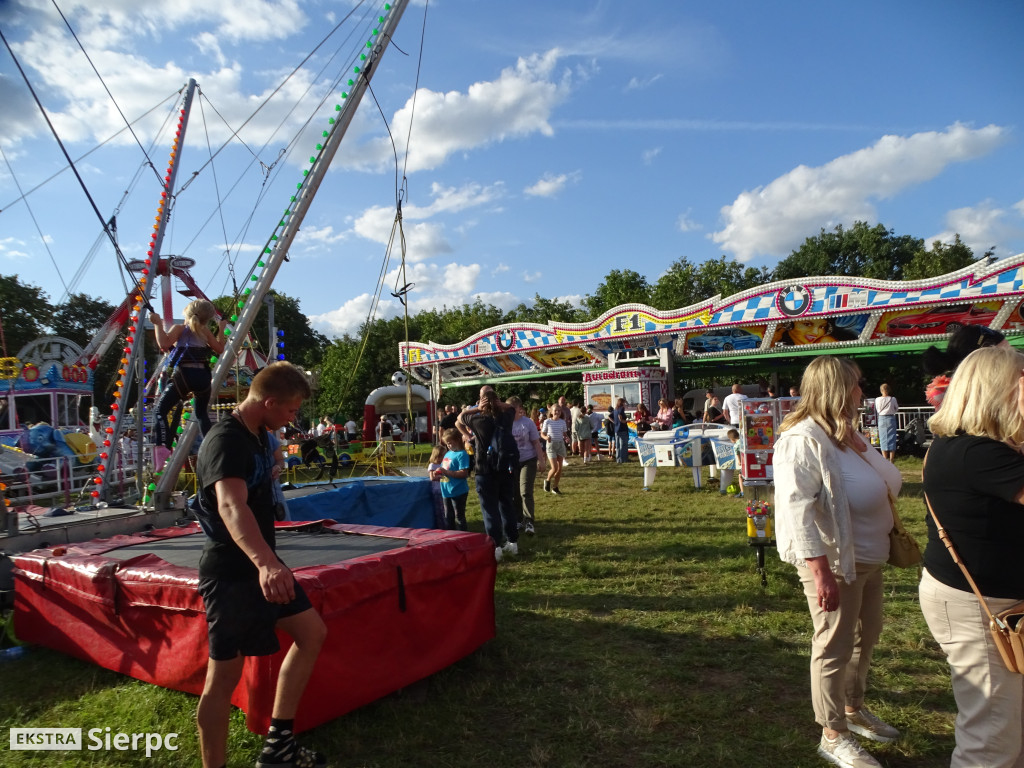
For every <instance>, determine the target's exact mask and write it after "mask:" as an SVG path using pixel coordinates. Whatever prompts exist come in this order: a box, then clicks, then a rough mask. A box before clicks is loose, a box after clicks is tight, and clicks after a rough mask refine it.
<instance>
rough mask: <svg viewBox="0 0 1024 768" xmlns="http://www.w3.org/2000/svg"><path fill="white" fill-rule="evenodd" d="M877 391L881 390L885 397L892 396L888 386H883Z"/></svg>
mask: <svg viewBox="0 0 1024 768" xmlns="http://www.w3.org/2000/svg"><path fill="white" fill-rule="evenodd" d="M879 389H880V390H881V392H882V394H883V395H885V396H886V397H888V396H889V395H891V394H892V388H891V387H890V386H889V385H888V384H883V385H882V386H881V387H879Z"/></svg>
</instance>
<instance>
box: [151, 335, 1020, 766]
mask: <svg viewBox="0 0 1024 768" xmlns="http://www.w3.org/2000/svg"><path fill="white" fill-rule="evenodd" d="M157 320H159V318H157ZM172 330H173V329H172ZM166 332H167V331H165V333H166ZM175 333H177V334H178V335H179V336H181V335H183V334H184V333H185V330H181V331H176V332H175ZM196 337H197V339H199V340H200V341H205V342H207V343H209V339H206V338H205V336H203V335H202V334H201V333H200V334H197V335H196ZM925 366H926V370H928V372H929V373H930V374H931V375H933V376H934V378H933V380H932V381H931V383H930V384H929V385H928V388H927V395H928V398H929V400H930V401H932V402H933V404H934V406H935V408H936V413H935V415H934V416H932V417H931V419H930V420H929V426H930V428H931V431H932V433H933V435H934V441H933V443H932V445H931V448H930V450H929V454H928V456H927V458H926V461H925V464H924V469H923V486H924V491H925V499H926V502H927V505H928V508H929V511H930V513H931V515H930V517H929V518H928V540H927V545H926V547H925V549H924V554H923V562H922V565H923V570H922V575H921V579H920V584H919V602H920V607H921V611H922V615H923V617H924V619H925V621H926V623H927V626H928V628H929V630H930V631H931V633H932V636H933V638H934V640H935V642H936V643H937V644H938V646H939V647H940V648H941V649H942V652H943V653H944V654H945V657H946V660H947V662H948V665H949V671H950V677H951V681H952V689H953V694H954V698H955V701H956V705H957V717H956V724H955V735H956V747H955V750H954V752H953V754H952V756H951V762H950V765H951V768H968V767H979V766H985V767H986V768H1004V767H1005V768H1022V766H1024V725H1022V723H1024V675H1021V674H1019V673H1017V672H1016V671H1014V670H1011V669H1010V668H1008V666H1007V664H1006V663H1004V660H1003V656H1002V655H1001V653H1000V648H999V647H998V646H997V644H996V641H995V640H994V638H993V635H992V633H991V632H990V628H989V621H988V617H989V613H988V612H989V611H991V612H993V613H998V612H999V611H1001V610H1004V609H1008V608H1012V607H1014V606H1016V605H1017V604H1018V603H1020V602H1021V600H1022V598H1024V577H1022V576H1021V575H1020V573H1019V569H1018V568H1016V562H1015V557H1014V555H1015V550H1016V541H1017V539H1016V535H1015V534H1016V533H1017V531H1018V530H1019V521H1020V519H1021V513H1022V512H1024V456H1022V446H1024V355H1022V354H1021V353H1019V352H1017V351H1016V350H1014V349H1012V348H1010V347H1009V345H1008V344H1007V343H1006V341H1005V339H1004V338H1003V337H1002V335H1001V334H999V333H998V332H995V331H991V330H990V329H987V328H978V327H976V326H968V327H965V328H963V329H961V330H960V331H958V332H957V333H956V334H954V336H953V339H952V341H951V342H950V344H949V346H948V348H947V349H946V350H945V351H939V350H937V349H935V348H932V349H930V350H929V351H928V352H927V353H926V355H925ZM186 384H188V386H189V387H191V388H192V389H193V390H196V389H201V387H202V382H201V381H199V379H198V378H196V379H194V380H189V381H187V382H186ZM863 387H864V382H863V380H862V378H861V372H860V370H859V368H858V366H857V365H856V364H855V363H854V362H852V361H851V360H849V359H845V358H842V357H833V356H821V357H817V358H814V359H813V360H812V361H811V362H810V363H809V364H808V365H807V367H806V369H805V370H804V373H803V376H802V379H801V382H800V386H799V389H797V388H796V387H794V388H792V389H790V391H789V394H790V395H791V396H794V397H799V400H798V401H797V402H796V404H795V407H793V408H792V410H791V411H790V412H789V414H788V415H787V416H786V418H785V419H784V421H783V423H782V424H781V425H780V426H779V429H778V439H777V442H776V443H775V455H774V485H775V506H776V539H777V544H778V552H779V556H780V558H781V559H782V560H783V561H785V562H787V563H789V564H791V565H792V566H794V567H795V569H796V573H797V576H798V579H799V582H800V583H801V585H802V589H803V593H804V596H805V598H806V601H807V607H808V612H809V614H810V625H811V629H812V631H811V652H810V693H811V710H812V711H813V714H814V718H815V720H816V722H817V723H818V725H820V727H821V737H820V740H819V742H818V753H819V755H821V757H823V758H824V759H826V760H827V761H829V762H830V763H832V764H834V765H837V766H843V767H845V768H875V767H877V766H880V765H881V764H880V763H879V762H878V761H877V760H876V759H875V758H874V757H873V756H872V755H871V754H870V752H869V751H868V750H867V749H865V747H864V746H863V744H862V742H861V741H859V740H858V739H857V738H855V736H860V737H862V738H864V739H867V740H868V741H875V742H883V743H884V742H890V741H894V740H896V739H899V738H900V737H901V733H900V731H899V729H897V728H896V727H894V726H892V725H891V724H889V723H886V722H885V721H884V720H883V719H882V718H880V717H879V716H877V715H876V714H874V712H872V711H871V709H869V708H868V706H867V704H866V700H867V698H868V695H867V694H868V676H869V670H870V667H871V658H872V652H873V650H874V648H875V646H876V645H877V643H878V642H879V640H880V638H881V635H882V626H883V624H884V616H885V608H884V599H885V594H886V590H885V587H884V579H883V565H884V564H885V563H886V562H887V560H888V559H889V557H890V536H891V531H892V529H893V527H894V523H895V522H896V517H895V499H896V497H897V496H898V495H899V493H900V490H901V485H902V483H903V477H902V474H901V472H900V470H899V468H898V467H897V466H896V465H895V464H894V459H895V450H896V445H895V442H894V440H895V433H896V431H897V430H896V428H895V427H896V425H895V418H894V417H895V415H896V409H897V407H898V406H897V403H896V401H895V398H894V397H893V394H892V391H891V390H890V388H889V386H888V385H883V386H882V387H881V390H880V393H879V395H878V396H877V398H875V401H874V405H875V411H876V413H877V416H878V418H879V422H878V428H879V443H880V449H881V450H880V451H876V450H874V449H873V448H872V446H871V444H870V442H869V441H868V440H867V439H866V438H865V435H864V434H862V433H861V432H860V431H859V428H858V416H859V409H860V408H861V407H862V405H863V404H864V401H865V398H866V393H865V392H864V389H863ZM309 394H310V391H309V386H308V382H307V380H306V377H305V375H304V374H303V373H302V371H301V370H300V369H298V368H296V367H295V366H292V365H291V364H289V363H284V362H281V363H274V364H272V365H270V366H268V367H267V368H266V369H264V370H263V371H261V372H260V373H259V374H257V376H256V377H255V378H254V379H253V382H252V387H251V389H250V391H249V394H248V396H247V397H246V399H245V401H244V402H242V403H241V404H240V405H239V406H238V407H237V408H236V410H235V411H234V412H232V414H231V416H230V418H227V419H222V420H221V421H219V422H218V423H217V424H215V425H212V426H211V427H210V428H209V429H208V430H206V432H207V434H206V438H205V439H204V440H203V442H202V445H201V447H200V450H199V456H198V464H197V468H196V474H197V481H198V482H197V484H198V497H197V514H198V516H199V518H200V521H201V522H202V524H203V529H204V531H205V532H206V534H207V537H208V542H207V545H206V547H205V548H204V553H203V557H202V560H201V563H200V567H199V576H200V584H199V591H200V594H201V596H202V598H203V601H204V604H205V607H206V615H207V621H208V627H209V630H208V631H209V640H210V659H209V665H208V669H207V678H206V684H205V688H204V691H203V694H202V697H201V698H200V703H199V708H198V713H197V720H198V725H199V735H200V746H201V750H202V758H203V763H204V765H206V766H220V765H223V764H224V762H225V758H226V748H227V729H228V715H229V712H230V696H231V692H232V691H233V689H234V687H235V685H236V684H237V682H238V680H239V676H240V675H241V672H242V668H243V663H244V659H245V657H246V656H249V655H253V656H263V655H269V654H272V653H275V652H276V651H277V650H278V648H279V643H278V639H277V635H276V631H277V630H281V631H283V632H284V633H285V634H287V635H289V636H290V637H291V638H292V640H293V644H292V646H291V647H290V649H289V651H288V653H287V655H286V657H285V659H284V663H283V664H282V666H281V671H280V674H279V677H278V682H277V688H276V692H275V697H274V702H273V709H272V720H271V725H270V731H269V733H268V734H267V737H266V739H265V742H264V746H263V751H262V753H261V756H260V761H259V762H258V763H257V765H263V766H270V765H282V764H283V765H322V764H323V763H324V758H323V756H322V755H320V754H318V753H316V752H314V751H312V750H310V749H307V748H305V747H302V746H300V745H298V744H297V743H296V741H295V739H294V734H293V731H294V716H295V711H296V708H297V705H298V701H299V698H300V697H301V694H302V691H303V689H304V688H305V685H306V682H307V681H308V679H309V676H310V675H311V674H312V670H313V665H314V663H315V661H316V658H317V655H318V653H319V650H320V647H321V645H322V644H323V642H324V639H325V634H326V627H325V625H324V623H323V620H322V619H321V618H320V616H319V615H318V614H317V612H316V611H315V610H314V609H313V607H312V605H311V603H310V602H309V599H308V597H307V596H306V595H305V594H304V593H303V591H302V588H301V586H300V585H299V583H298V582H297V581H296V580H295V579H294V577H293V575H292V573H291V571H290V569H289V568H288V567H287V566H286V565H285V564H284V563H283V562H282V561H281V560H280V558H279V557H278V556H277V555H276V554H275V537H274V521H275V519H279V517H280V514H279V504H280V499H279V495H278V494H276V493H275V481H276V479H277V477H278V475H279V473H280V451H279V450H277V449H278V446H277V445H276V444H275V442H274V441H273V439H272V434H273V433H274V432H275V431H277V430H279V429H281V428H282V427H284V426H286V425H287V424H289V423H293V422H294V419H295V417H296V414H297V412H298V410H299V407H300V406H301V404H302V402H303V400H304V399H305V398H307V397H308V396H309ZM772 394H774V393H772ZM744 399H745V396H744V395H743V393H742V391H741V387H740V386H739V385H736V386H734V387H733V388H732V392H731V393H730V395H729V396H727V397H726V398H725V399H724V401H719V399H718V397H717V396H716V394H715V392H713V391H711V390H709V391H708V392H707V396H706V398H705V401H704V407H703V411H702V412H701V414H700V418H701V420H706V421H708V422H710V423H720V424H725V425H733V429H732V430H730V437H732V438H733V440H734V442H736V441H737V440H738V437H739V435H738V433H737V432H736V430H735V427H736V426H738V425H739V424H740V423H741V418H740V414H741V413H742V409H743V400H744ZM690 416H691V417H692V414H691V415H690ZM687 417H688V415H687V414H685V413H684V412H683V410H682V403H681V401H679V400H676V401H675V403H669V401H668V400H665V399H662V400H660V401H659V403H658V409H657V412H653V413H652V412H651V411H648V410H647V409H646V408H644V407H639V408H636V409H635V410H634V412H633V413H632V414H629V413H627V410H626V402H625V400H623V399H621V398H620V399H618V400H617V401H616V402H615V403H614V404H611V405H610V406H609V407H608V409H607V411H606V412H604V413H602V412H600V410H599V409H595V408H594V407H593V406H592V405H591V406H584V405H583V404H582V403H581V402H576V403H573V404H571V405H570V404H569V403H568V402H567V401H566V399H565V398H564V397H560V398H559V399H558V401H557V402H554V403H551V404H550V405H548V406H546V407H538V408H535V409H532V410H531V411H530V412H527V409H526V407H525V406H524V403H523V402H522V401H521V400H519V399H518V398H515V397H510V398H508V400H504V401H503V400H502V399H501V398H499V396H498V394H497V392H496V391H495V390H494V389H493V387H491V386H484V387H482V388H481V389H480V391H479V398H478V401H477V402H476V403H475V404H474V405H471V406H469V407H465V408H462V409H458V408H454V407H450V408H446V411H445V413H444V415H443V417H442V418H441V420H440V423H439V427H440V429H441V432H440V440H439V445H438V448H437V449H436V450H435V452H434V453H433V454H432V457H431V465H430V470H429V472H430V477H431V479H432V480H434V481H436V483H437V485H438V496H439V500H440V504H439V514H438V524H439V525H441V526H443V527H447V528H450V529H456V530H463V531H464V530H466V529H467V527H468V526H467V520H466V507H467V500H468V496H469V490H470V481H469V478H470V477H473V478H474V486H475V490H476V493H477V497H478V499H479V503H480V509H481V513H482V517H483V524H484V531H485V533H486V535H487V536H489V537H490V538H491V539H492V541H493V543H494V556H495V559H496V560H499V561H500V560H502V559H503V558H505V557H512V556H515V555H517V554H518V553H519V537H520V534H521V533H525V534H527V535H532V534H534V533H535V532H536V530H537V525H538V523H537V515H536V512H537V508H536V500H535V486H536V483H537V479H538V476H541V477H542V478H543V479H542V480H541V486H542V488H543V490H544V492H545V493H550V494H552V495H553V496H555V497H558V496H561V495H562V493H563V491H562V486H563V482H562V481H563V472H564V468H565V467H566V466H567V465H569V464H570V462H576V461H578V462H580V463H581V464H587V463H590V462H596V461H601V460H602V455H601V452H600V451H595V450H593V448H594V447H595V446H596V442H597V438H598V437H599V435H600V432H601V431H602V430H603V431H604V432H605V435H606V437H607V441H606V442H607V452H608V458H609V459H610V460H614V461H616V462H620V463H621V462H627V461H629V454H628V449H627V441H628V437H629V423H630V421H632V422H633V423H634V425H635V429H636V432H637V434H643V433H644V432H646V430H650V429H669V428H672V427H673V426H678V425H681V424H685V423H687V422H686V419H687ZM384 425H390V421H389V420H388V419H387V418H385V417H382V418H381V422H380V424H379V425H378V427H377V434H378V439H380V440H382V441H386V440H387V439H388V437H389V436H390V434H389V433H388V431H387V427H386V426H384ZM168 426H169V424H168ZM332 426H333V425H331V424H330V421H329V420H327V419H323V420H321V422H320V424H319V425H318V426H317V428H316V431H317V432H318V433H319V434H320V435H323V434H327V432H328V430H330V429H331V427H332ZM356 428H357V425H356V424H355V422H354V421H350V422H348V423H346V424H345V425H344V431H345V433H346V434H347V435H348V434H352V435H353V436H355V435H356ZM336 431H337V430H336ZM940 521H941V522H940ZM944 538H945V539H947V540H948V541H944V540H943V539H944ZM954 544H955V549H956V552H957V553H958V557H954V556H953V554H951V547H952V546H953V545H954ZM972 577H973V578H972ZM983 603H984V604H985V605H984V606H983V605H982V604H983Z"/></svg>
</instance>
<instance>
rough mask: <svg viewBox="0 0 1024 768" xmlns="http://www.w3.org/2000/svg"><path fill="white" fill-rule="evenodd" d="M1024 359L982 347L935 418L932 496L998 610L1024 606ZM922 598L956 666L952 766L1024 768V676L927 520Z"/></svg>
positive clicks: (928, 465)
mask: <svg viewBox="0 0 1024 768" xmlns="http://www.w3.org/2000/svg"><path fill="white" fill-rule="evenodd" d="M1022 370H1024V355H1021V354H1020V353H1019V352H1017V351H1016V350H1014V349H1011V348H1007V347H989V348H982V349H978V350H977V351H975V352H972V353H971V354H970V355H968V356H967V357H966V359H964V361H963V362H962V363H960V365H959V367H958V368H957V369H956V372H955V373H954V374H953V378H952V380H951V381H950V384H949V387H948V389H946V392H945V397H944V398H943V401H942V409H941V410H940V411H939V412H938V413H936V414H935V415H934V416H932V418H931V419H930V420H929V421H928V425H929V427H930V428H931V430H932V433H933V434H934V435H935V440H934V442H933V443H932V446H931V448H930V450H929V451H928V457H927V459H926V460H925V465H924V490H925V493H926V494H927V498H928V500H929V501H930V502H931V504H932V507H933V508H934V510H935V514H936V515H937V516H938V518H939V522H940V523H941V525H942V526H943V528H945V529H946V532H947V533H948V534H949V538H950V539H951V540H952V542H953V546H954V547H956V550H957V552H958V554H959V555H960V557H961V559H962V560H963V563H964V565H965V566H966V568H967V571H968V573H970V574H971V576H972V577H973V578H974V580H975V582H976V583H977V585H978V589H979V590H980V592H981V594H983V595H984V596H985V597H986V600H987V602H988V604H989V608H990V609H991V610H992V612H993V613H997V612H999V611H1002V610H1005V609H1007V608H1009V607H1011V606H1012V605H1014V604H1015V603H1017V602H1019V601H1020V600H1022V599H1024V571H1022V570H1021V568H1020V540H1021V539H1020V537H1021V528H1022V524H1024V456H1022V455H1021V445H1022V443H1024V375H1022ZM924 567H925V571H924V575H923V578H922V579H921V585H920V588H919V597H920V601H921V611H922V612H923V613H924V617H925V620H926V621H927V622H928V628H929V629H930V630H931V632H932V635H933V636H934V637H935V640H936V642H938V643H939V645H940V646H941V647H942V650H943V652H944V653H945V654H946V660H947V661H948V662H949V667H950V674H951V677H952V681H953V696H954V697H955V699H956V705H957V717H956V749H954V750H953V756H952V759H951V761H950V766H951V768H966V766H986V768H1003V767H1004V766H1005V768H1011V767H1013V768H1020V766H1024V743H1022V727H1021V720H1022V717H1024V675H1018V674H1015V673H1013V672H1010V671H1009V670H1008V669H1007V668H1006V667H1005V666H1004V665H1003V662H1002V660H1001V658H1000V656H999V652H998V650H997V649H996V646H995V644H994V642H993V640H992V637H991V635H990V633H989V628H988V623H989V622H988V617H987V616H986V615H985V614H984V612H983V609H982V608H981V606H980V604H979V602H978V598H977V597H976V596H975V594H974V592H973V591H972V590H971V587H970V585H969V584H968V583H967V579H965V578H964V575H963V573H962V572H961V571H960V568H959V567H958V566H957V565H956V563H954V562H953V559H952V557H951V556H950V554H949V551H948V550H947V549H946V547H945V546H944V545H943V543H942V541H941V540H940V539H939V536H938V533H937V531H936V528H935V523H934V521H933V520H932V519H931V515H929V516H928V546H927V547H926V548H925V552H924Z"/></svg>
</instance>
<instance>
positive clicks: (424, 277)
mask: <svg viewBox="0 0 1024 768" xmlns="http://www.w3.org/2000/svg"><path fill="white" fill-rule="evenodd" d="M482 271H483V268H482V267H481V265H479V264H455V263H450V264H444V265H441V264H425V263H422V262H420V263H414V264H408V265H407V266H406V273H405V280H406V281H407V282H409V283H412V284H413V287H412V289H411V290H410V291H409V293H408V294H407V295H406V300H407V301H408V303H409V312H410V313H411V314H415V313H416V312H420V311H424V310H431V309H439V308H441V307H443V306H447V307H458V306H461V305H463V304H472V303H473V302H475V301H476V300H477V299H479V300H481V301H483V302H484V303H489V304H494V305H495V306H498V307H501V308H502V309H505V310H508V309H512V308H513V307H515V306H516V305H518V304H519V302H520V299H519V298H518V297H516V296H514V295H513V294H511V293H509V292H507V291H493V292H479V291H477V290H476V288H477V283H478V281H479V279H480V275H481V273H482ZM398 280H399V271H398V270H397V269H395V270H392V271H391V272H389V273H388V275H387V276H386V277H385V281H384V285H385V291H384V292H383V296H389V291H390V290H392V288H393V287H394V286H395V284H396V282H397V281H398ZM372 299H373V297H372V295H371V294H369V293H364V294H361V295H359V296H356V297H355V298H352V299H349V300H348V301H346V302H345V303H344V304H342V305H341V306H340V307H338V308H337V309H334V310H331V311H329V312H325V313H323V314H320V315H311V316H310V318H309V319H310V323H311V324H312V325H313V327H314V328H316V329H317V330H319V331H321V332H323V333H325V334H328V335H329V336H341V335H342V334H345V333H348V334H351V335H354V334H355V333H356V332H357V331H358V330H359V326H360V325H362V324H363V323H364V322H365V321H366V317H367V312H368V311H369V309H370V306H371V303H372ZM403 311H404V310H403V309H402V305H401V303H400V302H398V301H397V300H394V299H391V298H387V299H384V298H383V297H382V299H381V301H380V304H379V305H378V308H377V313H376V316H377V317H378V318H390V317H396V316H397V315H399V314H400V313H401V312H403Z"/></svg>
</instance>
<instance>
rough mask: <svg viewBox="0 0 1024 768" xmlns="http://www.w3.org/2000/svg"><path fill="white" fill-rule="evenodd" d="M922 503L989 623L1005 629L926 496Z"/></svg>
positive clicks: (925, 495)
mask: <svg viewBox="0 0 1024 768" xmlns="http://www.w3.org/2000/svg"><path fill="white" fill-rule="evenodd" d="M924 503H925V504H927V505H928V511H929V512H930V513H931V516H932V520H934V521H935V528H936V529H937V530H938V532H939V538H940V539H942V543H943V544H945V545H946V549H948V550H949V555H950V557H952V558H953V562H954V563H956V564H957V565H958V566H960V570H961V571H963V574H964V578H966V579H967V583H968V584H970V585H971V589H973V590H974V594H975V595H976V596H977V598H978V602H979V603H981V607H982V608H984V609H985V613H986V614H988V618H989V620H990V621H992V622H994V623H995V625H996V626H997V627H999V628H1000V629H1006V628H1007V627H1006V624H1005V622H1003V621H1002V620H1001V619H1000V618H999V617H998V616H995V615H993V613H992V611H991V610H989V607H988V603H987V602H986V601H985V598H984V597H982V594H981V590H979V589H978V585H977V584H975V583H974V579H973V578H972V577H971V574H970V572H969V571H968V570H967V566H966V565H964V561H963V560H961V559H960V555H959V554H957V551H956V548H955V547H954V546H953V541H952V540H951V539H950V538H949V534H948V533H946V529H945V528H943V527H942V523H940V522H939V518H938V516H937V515H936V514H935V510H934V509H932V503H931V502H930V501H928V494H927V493H925V494H924Z"/></svg>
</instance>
